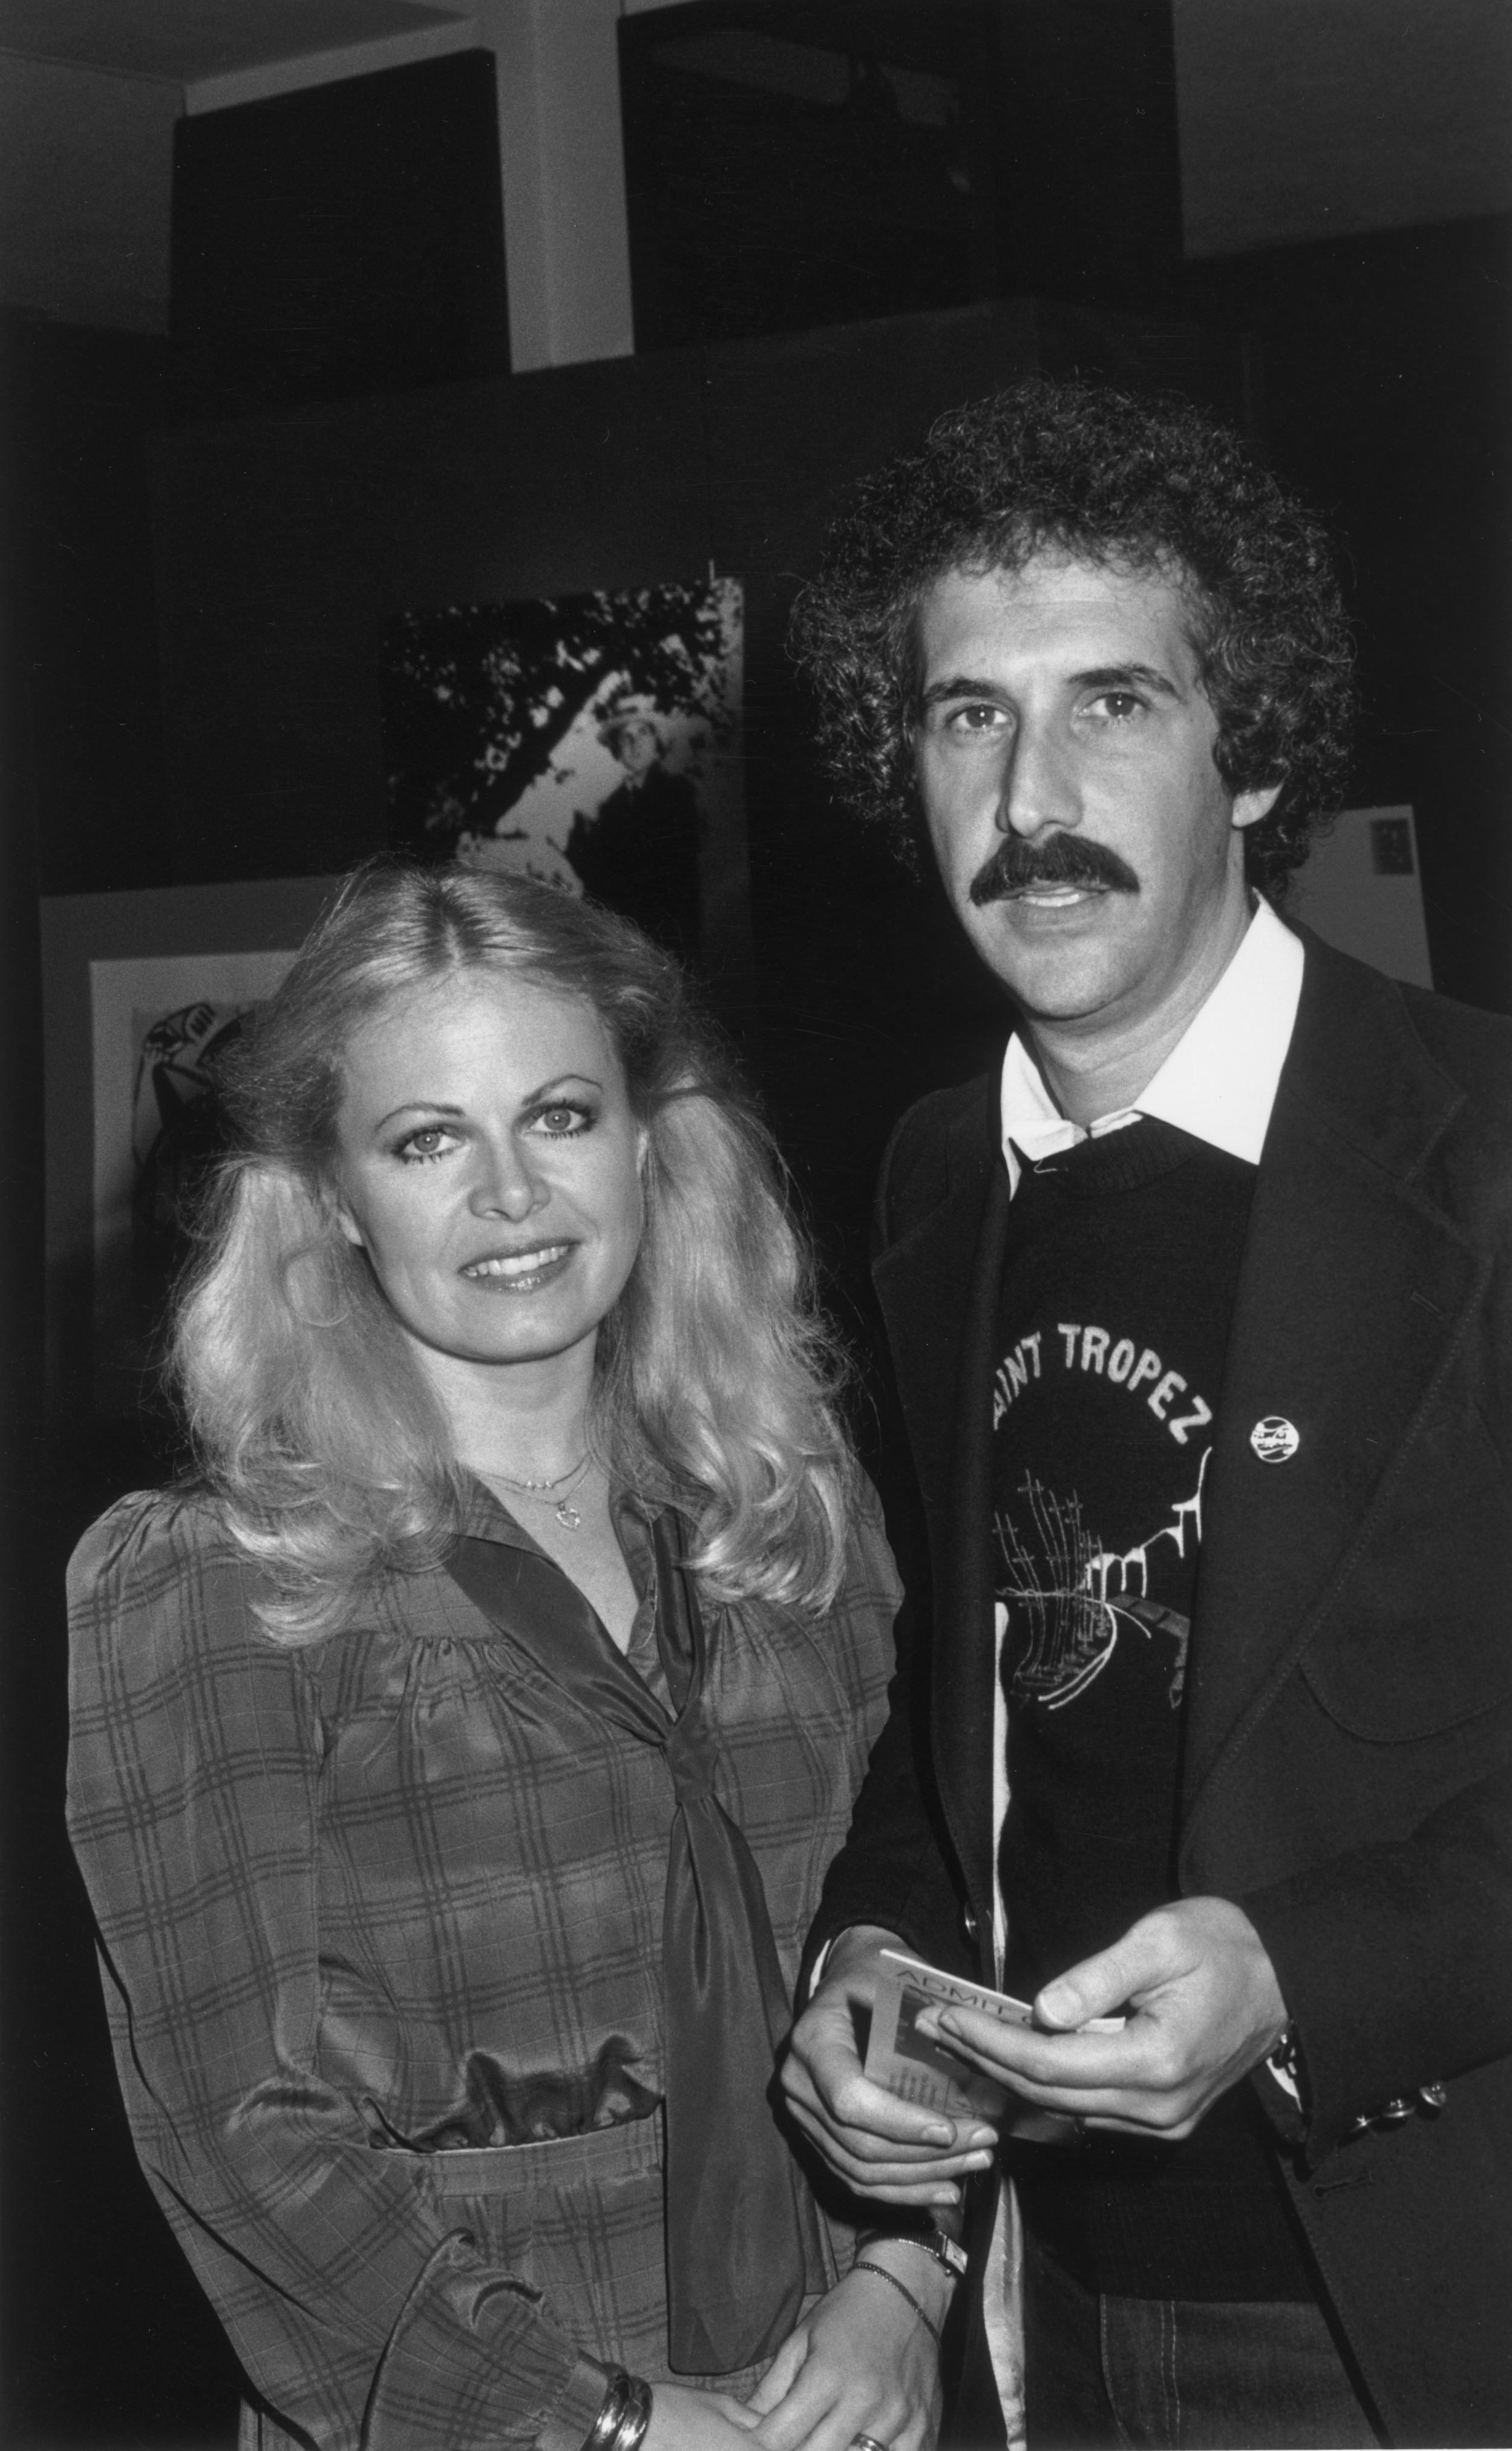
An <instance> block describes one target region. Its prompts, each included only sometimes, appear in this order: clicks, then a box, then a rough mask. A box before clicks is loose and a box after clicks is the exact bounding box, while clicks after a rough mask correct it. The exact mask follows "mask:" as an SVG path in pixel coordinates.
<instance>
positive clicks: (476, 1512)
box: [69, 1483, 897, 2451]
mask: <svg viewBox="0 0 1512 2451" xmlns="http://www.w3.org/2000/svg"><path fill="white" fill-rule="evenodd" d="M620 1525H621V1535H622V1537H623V1538H624V1539H625V1546H626V1554H627V1558H628V1560H629V1563H630V1566H631V1571H632V1574H633V1575H634V1576H635V1578H636V1580H637V1585H638V1590H639V1592H640V1594H641V1608H640V1611H639V1613H638V1618H637V1623H636V1628H635V1631H634V1633H633V1635H632V1637H631V1647H630V1653H629V1657H630V1659H631V1661H632V1664H633V1665H637V1666H638V1667H641V1668H642V1671H643V1673H647V1675H648V1682H650V1683H651V1684H652V1686H653V1690H657V1689H658V1687H659V1691H658V1699H659V1700H660V1701H661V1702H662V1704H663V1707H665V1705H666V1700H667V1696H666V1691H665V1686H664V1684H663V1683H662V1682H661V1680H660V1679H659V1677H658V1676H657V1674H656V1672H655V1669H654V1666H653V1660H654V1645H653V1644H652V1642H651V1639H650V1631H649V1625H650V1615H651V1612H652V1611H653V1610H654V1594H653V1592H652V1590H651V1587H650V1583H649V1560H648V1559H647V1556H646V1549H647V1546H648V1544H647V1542H646V1541H645V1539H644V1536H643V1533H641V1532H640V1527H639V1526H638V1524H637V1523H636V1520H635V1514H634V1509H633V1508H631V1507H629V1506H628V1505H626V1504H625V1503H624V1502H623V1501H621V1506H620ZM463 1529H464V1531H465V1532H466V1533H468V1534H469V1535H471V1536H473V1537H474V1538H478V1539H490V1540H496V1541H501V1542H504V1543H511V1544H514V1545H516V1546H523V1547H533V1546H534V1545H535V1544H534V1543H532V1542H531V1541H530V1540H529V1539H528V1536H527V1535H526V1534H525V1533H524V1532H522V1531H521V1530H520V1527H519V1525H517V1524H516V1523H515V1522H514V1520H512V1518H511V1517H510V1516H509V1515H507V1514H506V1513H505V1512H504V1510H503V1509H502V1508H501V1506H500V1505H499V1504H498V1503H497V1501H496V1500H494V1499H493V1498H492V1497H491V1496H490V1495H489V1493H488V1492H487V1491H485V1490H484V1489H483V1488H482V1487H481V1484H476V1483H475V1484H473V1485H472V1488H471V1492H470V1497H469V1507H468V1514H467V1520H465V1522H464V1525H463ZM638 1534H639V1537H637V1536H638ZM69 1587H70V1596H71V1611H72V1626H73V1653H72V1658H73V1667H72V1680H73V1681H72V1700H73V1747H72V1754H71V1758H70V1770H69V1827H70V1831H71V1834H72V1838H73V1844H74V1849H75V1852H76V1853H77V1855H78V1857H79V1861H80V1864H81V1866H82V1868H83V1871H84V1875H85V1879H86V1882H87V1884H88V1890H89V1894H90V1898H91V1900H92V1902H93V1905H94V1910H95V1913H96V1915H97V1918H98V1921H99V1926H100V1931H101V1937H102V1942H103V1950H102V1962H103V1969H104V1978H105V1987H106V1995H107V2003H108V2010H109V2013H110V2018H111V2024H112V2029H113V2034H114V2040H115V2048H116V2059H117V2066H118V2069H119V2072H120V2077H121V2084H122V2088H123V2091H124V2093H125V2097H126V2103H127V2109H128V2116H129V2118H130V2122H131V2126H132V2130H133V2133H134V2136H135V2139H136V2145H137V2150H138V2153H139V2155H140V2157H141V2160H142V2162H143V2166H144V2167H145V2169H146V2171H147V2177H148V2179H149V2180H150V2182H151V2184H152V2186H153V2189H154V2191H155V2193H156V2195H157V2197H158V2201H159V2203H160V2204H161V2205H162V2206H163V2208H164V2210H165V2212H166V2213H167V2217H168V2219H169V2221H170V2222H171V2223H172V2225H173V2226H174V2228H175V2230H176V2232H177V2234H178V2236H179V2239H180V2241H181V2244H182V2245H183V2246H184V2248H185V2250H186V2252H187V2255H188V2257H189V2260H190V2262H191V2263H192V2264H193V2265H194V2267H195V2270H196V2271H197V2272H198V2274H199V2276H200V2279H201V2281H202V2282H203V2283H204V2284H205V2286H206V2289H207V2290H208V2292H209V2294H210V2296H211V2298H212V2299H213V2300H214V2302H215V2304H216V2306H217V2308H218V2309H219V2311H220V2313H221V2316H222V2318H223V2320H224V2322H225V2323H226V2327H227V2329H228V2331H229V2333H230V2335H231V2338H232V2341H233V2343H234V2345H235V2347H236V2349H237V2352H238V2355H239V2356H240V2358H241V2360H242V2363H243V2365H244V2366H245V2370H246V2372H247V2374H248V2376H249V2377H250V2379H251V2382H252V2383H253V2385H254V2387H255V2390H256V2392H257V2394H258V2395H259V2397H260V2398H261V2399H262V2400H263V2402H265V2407H266V2409H267V2410H268V2412H269V2414H270V2416H271V2418H272V2420H273V2421H274V2422H273V2424H272V2426H271V2427H269V2426H268V2425H267V2424H266V2423H265V2425H264V2429H263V2432H262V2435H261V2438H260V2439H261V2440H262V2441H265V2442H268V2441H271V2442H277V2441H282V2440H289V2439H291V2438H290V2437H289V2436H288V2435H286V2434H285V2432H284V2430H283V2426H282V2425H280V2424H279V2423H278V2422H277V2421H280V2420H281V2421H283V2422H284V2424H285V2425H288V2426H291V2427H293V2428H297V2429H299V2432H298V2435H297V2437H295V2438H292V2439H298V2440H300V2441H314V2442H316V2443H318V2444H321V2445H322V2446H329V2451H355V2446H356V2445H357V2443H358V2442H359V2441H360V2440H361V2441H362V2443H363V2445H364V2446H368V2451H395V2446H399V2445H404V2446H411V2445H413V2446H415V2451H419V2446H420V2445H422V2444H423V2445H425V2446H427V2451H442V2446H451V2451H462V2446H468V2451H471V2446H475V2445H476V2446H478V2451H484V2446H486V2451H503V2446H505V2445H510V2444H521V2445H523V2444H531V2445H535V2444H541V2445H543V2446H546V2451H550V2446H551V2445H553V2444H555V2443H557V2442H560V2441H567V2440H575V2441H580V2440H581V2438H582V2435H583V2434H584V2432H585V2431H586V2429H587V2426H588V2424H589V2423H590V2422H591V2421H592V2417H593V2415H594V2413H595V2410H596V2408H597V2405H598V2402H599V2398H600V2397H601V2393H602V2382H601V2379H600V2378H599V2376H598V2375H597V2373H596V2370H595V2369H594V2368H592V2367H585V2366H584V2365H583V2363H582V2357H581V2353H586V2354H587V2355H588V2356H590V2357H601V2358H607V2359H609V2360H611V2361H618V2360H623V2362H624V2363H628V2364H630V2365H632V2366H633V2367H637V2368H638V2370H639V2371H641V2372H643V2373H648V2374H650V2375H651V2376H652V2377H653V2378H654V2379H655V2378H656V2377H658V2376H664V2375H665V2373H666V2366H665V2356H666V2322H665V2281H664V2269H663V2256H662V2237H661V2220H662V2209H661V2207H662V2191H661V2173H660V2144H659V2129H660V2122H659V2119H658V2117H657V2116H656V2115H655V2114H656V2112H657V2108H658V2104H659V2102H660V2099H661V2093H662V2050H663V2027H664V2019H663V1997H662V1977H661V1919H662V1901H663V1890H664V1884H665V1877H666V1862H667V1840H668V1833H669V1830H670V1827H671V1823H672V1819H673V1814H674V1811H675V1801H674V1797H673V1793H672V1787H671V1781H670V1777H669V1775H668V1771H667V1767H666V1762H665V1758H664V1755H662V1753H661V1752H660V1750H659V1749H658V1748H656V1747H653V1746H649V1745H646V1744H644V1743H638V1742H636V1741H635V1740H634V1739H633V1738H631V1737H630V1736H628V1735H624V1734H622V1733H620V1732H619V1730H617V1729H616V1728H614V1727H612V1726H610V1725H609V1724H607V1723H606V1722H605V1721H604V1720H602V1719H600V1718H599V1717H598V1716H594V1715H593V1714H591V1713H590V1712H589V1711H588V1710H587V1709H586V1708H585V1707H584V1706H582V1705H580V1704H579V1703H577V1702H575V1701H574V1700H573V1699H572V1697H571V1696H569V1695H568V1694H567V1693H566V1692H565V1690H564V1689H563V1688H561V1687H559V1686H557V1685H555V1684H554V1683H552V1682H551V1681H550V1680H549V1679H548V1678H547V1677H546V1676H543V1675H542V1674H541V1672H540V1670H539V1669H538V1668H537V1667H536V1666H535V1665H534V1664H533V1663H532V1661H531V1660H530V1659H529V1657H527V1656H526V1655H525V1654H524V1652H523V1651H522V1650H521V1649H520V1648H519V1647H518V1646H517V1645H516V1644H514V1643H512V1642H511V1641H510V1639H509V1638H508V1637H507V1636H505V1635H504V1634H502V1633H501V1632H500V1631H498V1630H497V1629H496V1628H495V1627H494V1626H493V1625H491V1624H490V1623H489V1622H488V1620H487V1619H486V1618H484V1617H482V1616H481V1614H480V1612H479V1611H478V1610H477V1609H476V1608H475V1607H474V1606H473V1604H472V1602H471V1601H470V1600H468V1599H467V1598H465V1596H464V1595H463V1593H462V1592H461V1589H460V1588H459V1587H458V1586H457V1585H456V1584H455V1583H454V1582H453V1581H452V1579H451V1578H450V1577H449V1576H447V1575H446V1574H445V1573H444V1572H442V1571H437V1572H435V1573H432V1574H426V1575H421V1576H414V1577H396V1578H391V1579H390V1580H389V1581H387V1582H386V1583H385V1584H383V1586H382V1587H381V1588H380V1589H379V1591H378V1592H377V1593H376V1594H375V1595H374V1596H373V1598H371V1600H370V1601H368V1602H367V1603H365V1604H364V1608H363V1616H362V1618H361V1620H360V1622H358V1623H357V1624H356V1625H354V1626H353V1627H351V1628H350V1629H348V1630H347V1631H344V1632H343V1633H341V1634H339V1635H335V1636H332V1637H327V1638H325V1639H324V1640H322V1641H321V1642H319V1643H316V1644H314V1645H312V1646H308V1647H306V1648H303V1649H288V1648H285V1647H282V1646H280V1645H278V1644H276V1643H274V1642H273V1641H272V1640H270V1639H269V1638H268V1637H267V1636H266V1635H265V1634H264V1633H263V1632H262V1631H261V1629H260V1628H259V1626H258V1623H257V1621H256V1619H255V1618H253V1617H252V1616H251V1614H250V1609H249V1602H250V1600H251V1598H253V1597H254V1595H255V1589H256V1577H255V1570H254V1569H253V1568H251V1567H250V1566H249V1565H248V1563H247V1562H246V1560H245V1558H244V1557H243V1555H242V1553H241V1552H240V1551H239V1550H238V1549H237V1547H236V1545H235V1544H234V1542H233V1541H232V1540H231V1539H230V1537H229V1536H228V1534H227V1533H226V1530H225V1528H224V1526H223V1524H222V1522H221V1520H220V1516H219V1513H218V1511H217V1509H216V1507H215V1506H214V1504H213V1503H212V1502H210V1501H208V1500H203V1499H198V1498H193V1497H185V1496H182V1495H173V1494H163V1495H147V1496H136V1497H132V1498H128V1499H123V1500H121V1501H120V1502H119V1504H117V1505H116V1506H114V1507H113V1508H112V1509H111V1510H110V1512H109V1513H108V1515H106V1516H105V1517H103V1518H102V1520H100V1522H98V1523H97V1524H96V1525H95V1526H94V1527H93V1529H92V1530H91V1531H90V1532H89V1533H88V1535H87V1536H86V1538H85V1539H84V1540H83V1542H82V1543H81V1544H80V1547H79V1549H78V1551H77V1553H76V1555H75V1557H74V1559H73V1563H72V1566H71V1569H70V1575H69ZM896 1599H897V1584H896V1578H895V1575H894V1573H893V1564H892V1559H891V1558H890V1557H889V1555H888V1552H887V1548H886V1544H885V1542H884V1541H883V1539H882V1537H881V1533H880V1529H879V1528H878V1525H877V1522H876V1520H875V1518H874V1515H873V1516H869V1517H868V1519H867V1520H864V1521H863V1522H861V1523H860V1524H859V1525H858V1526H857V1528H856V1530H855V1533H854V1536H853V1539H852V1542H851V1547H850V1554H849V1559H848V1569H847V1576H846V1581H845V1585H844V1588H843V1590H842V1592H841V1594H840V1596H839V1598H837V1600H836V1601H835V1606H834V1608H833V1609H832V1610H831V1611H830V1613H829V1614H828V1616H827V1617H825V1618H822V1619H820V1620H818V1621H815V1620H814V1619H813V1618H808V1617H805V1616H802V1615H800V1614H799V1613H798V1612H796V1611H795V1610H789V1609H783V1608H777V1607H774V1606H770V1605H766V1604H750V1605H743V1606H741V1607H740V1608H738V1609H730V1608H717V1607H713V1606H708V1605H706V1612H705V1614H706V1618H707V1622H708V1625H709V1629H710V1650H711V1660H710V1667H709V1675H708V1714H709V1717H710V1719H711V1721H712V1723H713V1725H714V1727H715V1730H716V1740H717V1782H716V1783H717V1794H718V1795H719V1800H720V1802H721V1803H722V1804H723V1805H724V1806H725V1808H726V1810H727V1811H728V1812H729V1813H730V1814H732V1816H733V1817H734V1819H735V1820H736V1822H737V1823H738V1824H739V1826H740V1828H741V1829H742V1830H743V1831H744V1833H745V1835H746V1838H747V1840H748V1842H749V1844H750V1846H751V1849H752V1851H753V1853H754V1854H755V1856H756V1862H757V1864H758V1866H759V1868H760V1871H761V1875H762V1879H763V1882H764V1884H765V1888H766V1895H767V1902H768V1906H769V1909H770V1912H771V1918H772V1926H773V1931H774V1933H775V1935H776V1944H777V1949H778V1951H779V1954H780V1956H781V1959H782V1963H783V1967H784V1970H785V1971H786V1973H787V1976H788V1979H789V1982H790V1984H791V1982H792V1980H793V1978H794V1975H795V1971H796V1967H797V1961H798V1953H799V1951H800V1948H801V1946H802V1942H803V1937H804V1934H805V1931H806V1930H807V1927H808V1924H809V1922H810V1920H811V1918H812V1916H813V1913H814V1911H815V1905H816V1902H817V1899H818V1894H819V1886H820V1882H821V1880H822V1878H823V1874H824V1872H825V1868H826V1866H827V1865H828V1863H829V1861H830V1858H831V1857H832V1856H833V1855H834V1854H835V1852H836V1850H837V1849H838V1847H839V1845H840V1843H841V1841H842V1840H843V1838H844V1835H845V1832H846V1827H847V1823H848V1820H849V1815H850V1809H851V1803H852V1799H853V1797H854V1793H855V1790H856V1788H857V1786H858V1785H859V1783H860V1778H861V1775H862V1772H863V1771H864V1768H865V1764H866V1756H867V1753H868V1750H869V1748H870V1745H871V1743H872V1740H873V1738H874V1735H876V1732H877V1729H878V1727H879V1725H880V1722H881V1719H882V1717H883V1716H884V1711H885V1685H886V1680H887V1677H888V1675H889V1673H890V1669H891V1660H892V1643H891V1628H892V1620H893V1612H894V1609H895V1606H896ZM604 1640H605V1641H606V1642H607V1640H608V1637H607V1636H605V1637H604Z"/></svg>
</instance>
